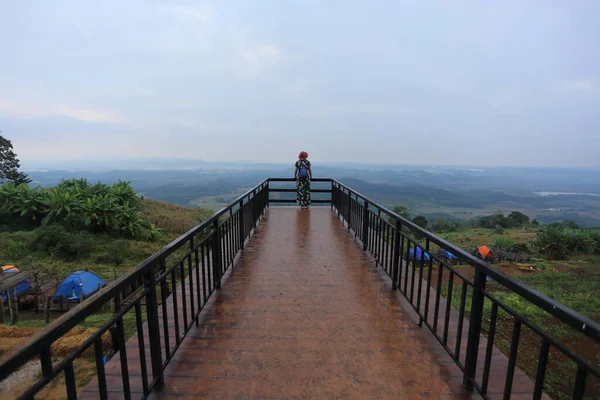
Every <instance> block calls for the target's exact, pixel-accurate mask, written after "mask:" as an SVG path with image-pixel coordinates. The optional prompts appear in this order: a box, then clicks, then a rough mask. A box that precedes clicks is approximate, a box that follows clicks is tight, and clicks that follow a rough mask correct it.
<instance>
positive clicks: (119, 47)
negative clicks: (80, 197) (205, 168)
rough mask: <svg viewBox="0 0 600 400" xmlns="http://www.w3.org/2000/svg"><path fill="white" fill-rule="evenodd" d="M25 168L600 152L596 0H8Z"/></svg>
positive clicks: (568, 161) (9, 79)
mask: <svg viewBox="0 0 600 400" xmlns="http://www.w3.org/2000/svg"><path fill="white" fill-rule="evenodd" d="M0 5H1V8H2V13H0V45H1V47H2V49H3V61H2V63H0V130H2V131H3V135H4V136H5V137H7V138H8V139H10V140H11V141H12V142H13V144H14V146H15V150H16V152H17V154H18V155H19V158H20V159H21V160H22V164H23V166H24V168H27V165H34V164H36V163H40V162H59V161H61V160H68V159H74V160H75V161H77V160H76V159H83V160H94V159H105V160H106V159H107V158H109V157H117V158H123V159H127V158H132V159H135V158H136V157H140V156H143V157H156V156H163V157H165V158H173V157H181V158H189V157H194V158H199V159H202V160H204V161H213V162H214V161H222V162H236V161H237V162H239V160H247V161H245V162H258V163H291V162H293V161H294V160H295V159H296V156H297V154H298V152H299V151H301V150H306V151H308V153H309V154H310V157H311V159H313V160H314V161H315V162H319V161H320V162H327V163H353V162H354V163H367V164H373V163H375V164H382V163H383V164H396V165H406V164H409V165H416V164H420V165H447V166H480V167H486V166H488V167H492V166H494V167H498V166H514V167H585V168H598V167H600V157H598V150H599V149H600V113H598V110H600V69H599V65H600V46H598V43H597V41H598V38H599V37H600V24H598V23H597V16H598V15H600V2H598V1H596V0H576V1H572V2H562V1H558V0H552V1H545V0H532V1H529V2H522V1H518V0H507V1H503V2H480V1H476V0H455V1H452V2H447V1H443V0H432V1H428V2H417V1H412V0H402V1H396V2H391V1H383V0H380V1H374V2H365V1H358V0H349V1H346V2H336V3H333V2H328V3H324V2H320V1H316V0H309V1H302V2H300V1H288V2H285V3H282V2H279V1H276V0H260V1H259V0H248V1H243V2H241V1H234V2H216V1H200V2H196V1H194V2H192V1H186V0H173V1H169V2H168V3H151V2H144V1H141V0H123V1H116V0H107V1H104V2H101V3H88V2H79V1H75V0H57V1H54V2H49V3H47V2H36V1H21V2H10V1H6V0H5V1H3V0H0Z"/></svg>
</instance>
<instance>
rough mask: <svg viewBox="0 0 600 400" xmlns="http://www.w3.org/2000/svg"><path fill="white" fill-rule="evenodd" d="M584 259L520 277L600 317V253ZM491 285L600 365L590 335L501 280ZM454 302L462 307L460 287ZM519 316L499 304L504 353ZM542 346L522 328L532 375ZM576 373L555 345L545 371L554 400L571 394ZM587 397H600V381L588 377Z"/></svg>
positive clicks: (486, 316)
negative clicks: (564, 321)
mask: <svg viewBox="0 0 600 400" xmlns="http://www.w3.org/2000/svg"><path fill="white" fill-rule="evenodd" d="M583 258H584V259H585V261H573V262H568V263H567V262H563V263H561V264H560V270H558V269H556V268H554V266H555V265H553V264H552V263H548V264H547V265H546V266H545V268H544V269H542V270H541V271H540V272H537V273H533V274H530V275H527V276H522V277H519V278H517V279H519V280H521V281H523V282H524V283H526V284H527V285H528V286H530V287H532V288H533V289H535V290H537V291H539V292H541V293H543V294H545V295H547V296H548V297H550V298H553V299H555V300H557V301H559V302H560V303H562V304H564V305H566V306H567V307H569V308H571V309H573V310H575V311H577V312H579V313H581V314H583V315H585V316H587V317H589V318H590V319H592V320H595V321H599V320H600V296H598V293H600V267H599V266H598V265H599V264H600V257H598V256H590V255H586V256H585V257H583ZM486 288H487V290H488V291H489V292H491V293H492V294H493V295H494V296H495V297H496V298H497V299H498V300H499V301H501V302H502V303H503V304H505V305H506V306H508V307H510V308H511V309H513V310H514V311H516V312H517V313H519V314H520V315H522V316H523V317H525V318H526V319H527V320H528V321H529V322H531V323H532V324H533V325H535V326H536V327H538V328H539V329H541V330H542V331H543V332H546V333H547V334H549V335H550V336H551V337H553V338H555V339H556V340H558V341H560V342H561V343H563V344H565V345H566V346H567V347H568V348H570V349H571V350H572V351H573V352H574V353H575V354H578V355H579V356H581V357H583V358H584V359H585V360H586V361H588V362H589V363H590V364H591V365H595V366H597V367H598V366H600V345H599V344H597V343H594V342H593V341H592V340H590V339H588V338H586V337H585V336H584V335H582V334H580V333H579V332H577V331H575V330H573V329H571V328H570V327H569V326H567V325H566V324H564V323H562V322H560V321H558V320H557V319H556V318H555V317H553V316H552V315H550V314H549V313H547V312H545V311H543V310H541V309H539V308H538V307H537V306H535V305H533V304H532V303H530V302H528V301H526V300H525V299H523V298H522V297H521V296H519V295H517V294H515V293H512V292H510V291H508V290H507V289H505V288H504V287H503V286H501V285H500V284H498V283H496V282H488V283H487V285H486ZM447 293H448V287H447V286H444V287H443V288H442V292H441V294H442V295H443V296H444V297H446V296H447ZM471 298H472V293H471V290H470V289H468V292H467V298H466V306H465V311H466V314H467V318H468V317H469V311H470V309H471ZM452 305H453V306H454V307H455V308H457V309H458V307H459V306H460V290H458V289H457V287H456V282H455V288H454V290H453V293H452ZM491 310H492V301H490V300H489V299H486V301H485V302H484V312H483V327H482V331H483V334H484V335H487V334H488V333H489V332H488V327H489V321H490V315H491ZM513 322H514V318H513V317H512V316H511V315H509V314H508V313H506V312H504V311H502V310H501V309H498V319H497V325H496V339H495V345H496V346H497V347H498V348H499V349H500V350H501V351H502V352H503V353H504V354H508V353H509V351H510V344H511V343H510V342H511V338H512V329H513ZM540 345H541V339H540V337H539V336H538V335H537V334H535V333H533V332H532V331H531V330H529V329H528V328H526V327H523V328H522V333H521V339H520V342H519V353H518V358H517V365H518V366H519V368H521V369H522V370H523V371H525V372H526V373H527V374H528V375H529V376H530V377H532V379H535V375H536V371H537V360H538V357H539V348H540ZM576 372H577V366H576V364H575V363H574V362H573V361H572V360H571V359H570V358H569V357H568V356H566V355H564V354H563V353H562V352H560V351H558V350H557V349H556V348H552V350H551V353H550V358H549V364H548V369H547V372H546V380H545V389H544V390H545V391H546V392H547V393H548V394H549V395H551V396H552V397H553V398H555V399H560V400H562V399H570V398H571V395H572V389H573V387H574V386H573V385H574V383H575V376H576ZM585 398H586V399H597V398H600V381H599V380H597V379H594V378H593V377H591V376H590V377H589V378H588V385H587V394H586V397H585Z"/></svg>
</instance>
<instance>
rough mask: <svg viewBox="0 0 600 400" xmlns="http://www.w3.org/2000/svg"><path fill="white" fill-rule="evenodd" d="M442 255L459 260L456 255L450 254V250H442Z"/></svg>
mask: <svg viewBox="0 0 600 400" xmlns="http://www.w3.org/2000/svg"><path fill="white" fill-rule="evenodd" d="M440 255H442V256H444V257H448V258H449V259H451V260H456V259H457V258H458V257H456V256H455V255H454V254H452V253H450V252H449V251H448V250H442V251H441V252H440Z"/></svg>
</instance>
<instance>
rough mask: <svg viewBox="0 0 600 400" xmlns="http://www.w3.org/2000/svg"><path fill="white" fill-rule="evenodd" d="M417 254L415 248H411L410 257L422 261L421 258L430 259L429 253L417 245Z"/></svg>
mask: <svg viewBox="0 0 600 400" xmlns="http://www.w3.org/2000/svg"><path fill="white" fill-rule="evenodd" d="M416 253H417V254H416V256H415V249H410V251H409V252H408V256H409V259H411V260H414V261H421V260H425V261H429V259H430V258H429V254H428V253H427V252H426V251H423V250H421V248H420V247H417V252H416Z"/></svg>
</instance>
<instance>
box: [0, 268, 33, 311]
mask: <svg viewBox="0 0 600 400" xmlns="http://www.w3.org/2000/svg"><path fill="white" fill-rule="evenodd" d="M19 273H20V271H19V269H18V268H17V267H15V266H14V265H4V266H3V267H2V276H3V278H5V279H2V281H4V280H6V281H7V282H10V281H9V279H8V278H16V284H14V286H12V287H8V286H7V289H8V290H7V291H5V292H3V293H2V301H4V302H8V297H15V296H16V297H18V296H21V295H23V294H25V293H27V292H28V291H29V290H30V289H31V283H30V282H29V279H26V278H25V276H24V275H20V274H19ZM13 274H14V275H13ZM20 278H23V280H20ZM11 281H15V279H11Z"/></svg>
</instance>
